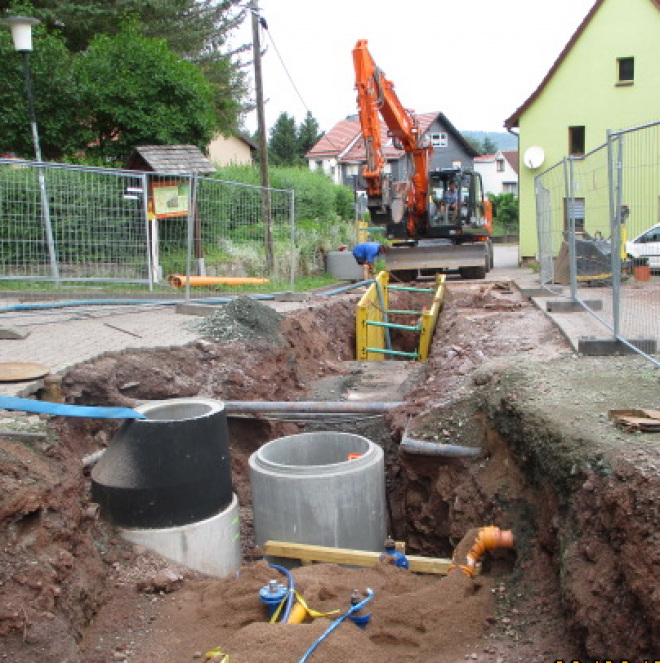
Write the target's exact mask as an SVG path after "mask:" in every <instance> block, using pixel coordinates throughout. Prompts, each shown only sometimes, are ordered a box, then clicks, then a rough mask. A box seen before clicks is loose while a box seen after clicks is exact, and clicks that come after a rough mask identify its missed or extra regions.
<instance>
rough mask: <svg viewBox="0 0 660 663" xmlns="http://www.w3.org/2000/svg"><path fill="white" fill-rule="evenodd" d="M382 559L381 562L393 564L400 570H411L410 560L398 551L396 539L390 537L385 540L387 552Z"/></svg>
mask: <svg viewBox="0 0 660 663" xmlns="http://www.w3.org/2000/svg"><path fill="white" fill-rule="evenodd" d="M380 559H381V561H390V562H392V564H394V566H396V567H397V568H399V569H405V570H406V571H407V570H409V569H410V562H409V561H408V558H407V557H406V556H405V555H404V554H403V553H400V552H397V551H396V549H395V543H394V539H392V538H390V537H388V538H387V539H385V551H384V552H383V554H382V555H381V556H380Z"/></svg>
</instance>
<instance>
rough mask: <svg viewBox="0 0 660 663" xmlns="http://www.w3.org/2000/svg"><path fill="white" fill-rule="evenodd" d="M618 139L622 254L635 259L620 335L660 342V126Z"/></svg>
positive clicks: (623, 293) (624, 286)
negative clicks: (659, 274)
mask: <svg viewBox="0 0 660 663" xmlns="http://www.w3.org/2000/svg"><path fill="white" fill-rule="evenodd" d="M615 137H616V139H617V140H618V141H620V143H621V149H620V154H621V158H620V163H621V168H620V170H621V182H620V187H619V188H620V196H619V197H620V205H621V209H622V210H623V215H622V221H624V224H623V230H622V236H623V237H624V242H623V246H624V248H623V251H622V254H623V255H624V256H628V255H629V256H630V257H631V259H632V260H631V262H632V264H630V263H629V264H628V268H627V269H626V270H625V271H624V273H623V275H622V281H621V289H620V298H619V299H620V301H619V308H620V318H619V334H620V336H621V337H622V338H624V339H627V340H628V341H630V340H635V339H655V340H656V341H657V342H658V343H660V276H658V272H659V271H660V226H658V225H657V224H659V223H660V123H654V124H651V125H646V126H644V127H639V128H635V129H631V130H627V131H622V132H618V133H616V134H615ZM654 227H655V229H654ZM640 236H641V238H640ZM637 238H640V239H638V241H635V240H636V239H637ZM646 240H657V241H646ZM626 243H627V246H626ZM645 263H646V264H645Z"/></svg>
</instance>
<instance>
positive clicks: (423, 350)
mask: <svg viewBox="0 0 660 663" xmlns="http://www.w3.org/2000/svg"><path fill="white" fill-rule="evenodd" d="M445 279H446V277H445V275H444V274H436V277H435V283H436V290H435V295H433V304H432V306H431V308H430V310H428V311H424V313H423V314H422V331H421V332H420V335H419V360H420V361H426V360H427V359H428V358H429V350H430V349H431V341H432V340H433V333H434V332H435V326H436V325H437V324H438V316H439V315H440V311H441V310H442V305H443V303H444V300H445Z"/></svg>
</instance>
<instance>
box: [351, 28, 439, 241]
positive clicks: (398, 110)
mask: <svg viewBox="0 0 660 663" xmlns="http://www.w3.org/2000/svg"><path fill="white" fill-rule="evenodd" d="M353 64H354V67H355V87H356V90H357V103H358V108H359V114H360V125H361V128H362V138H363V140H364V145H365V151H366V157H367V164H366V166H365V168H364V170H363V171H362V176H363V177H364V179H365V181H366V184H367V196H368V197H369V199H370V205H369V207H370V210H373V209H375V208H380V209H384V208H389V209H388V210H387V211H386V212H385V215H386V217H389V218H392V216H393V214H392V209H391V208H392V206H393V202H394V200H395V199H396V197H397V196H398V197H399V198H401V200H402V204H403V210H402V212H403V215H405V220H406V225H407V227H408V229H409V232H410V231H412V232H411V233H410V234H411V235H414V234H416V232H417V230H418V229H419V227H420V226H422V225H424V224H425V223H426V217H427V214H428V165H429V153H430V150H431V147H430V145H427V144H425V143H424V142H423V141H422V136H421V132H420V129H419V124H418V122H417V120H416V118H415V116H414V115H413V114H412V113H411V112H410V111H408V110H406V109H405V108H404V107H403V105H402V104H401V102H400V101H399V98H398V97H397V95H396V92H395V91H394V84H393V83H392V82H391V81H389V80H388V79H387V78H386V77H385V74H384V73H383V72H382V71H381V70H380V69H379V68H378V67H377V66H376V63H375V62H374V60H373V58H372V57H371V54H370V53H369V49H368V48H367V40H366V39H360V40H359V41H358V42H357V44H356V45H355V48H354V49H353ZM380 117H382V118H383V121H384V122H385V124H386V126H387V129H388V135H389V136H391V137H392V138H394V139H395V140H396V141H398V145H399V146H400V148H401V149H403V150H404V151H405V152H406V154H409V155H410V156H411V158H412V162H413V175H412V176H411V177H410V180H409V182H408V183H407V184H406V185H405V186H399V187H397V186H396V185H395V186H394V198H393V199H388V196H389V192H388V191H387V189H386V186H385V184H384V170H385V157H384V155H383V146H382V138H381V133H380ZM394 216H398V215H397V214H396V212H395V213H394ZM393 220H394V221H395V222H396V221H397V220H401V219H396V218H394V219H393Z"/></svg>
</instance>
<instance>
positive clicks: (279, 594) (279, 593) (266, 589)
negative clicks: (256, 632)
mask: <svg viewBox="0 0 660 663" xmlns="http://www.w3.org/2000/svg"><path fill="white" fill-rule="evenodd" d="M288 593H289V590H288V589H287V588H286V587H285V586H284V585H282V584H280V583H279V582H277V580H271V581H270V582H269V583H268V584H267V585H264V586H263V587H262V588H261V589H260V590H259V598H260V599H261V602H262V603H263V604H264V605H265V606H266V607H267V608H268V614H269V616H270V617H272V616H273V615H274V614H275V610H277V606H278V605H280V603H282V601H284V599H285V598H286V596H287V594H288Z"/></svg>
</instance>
